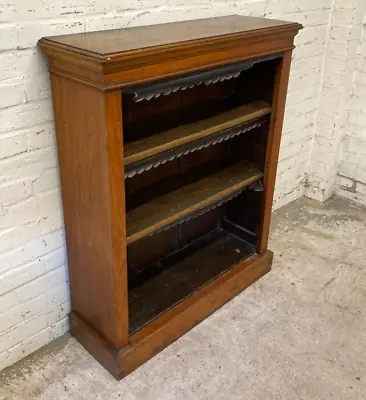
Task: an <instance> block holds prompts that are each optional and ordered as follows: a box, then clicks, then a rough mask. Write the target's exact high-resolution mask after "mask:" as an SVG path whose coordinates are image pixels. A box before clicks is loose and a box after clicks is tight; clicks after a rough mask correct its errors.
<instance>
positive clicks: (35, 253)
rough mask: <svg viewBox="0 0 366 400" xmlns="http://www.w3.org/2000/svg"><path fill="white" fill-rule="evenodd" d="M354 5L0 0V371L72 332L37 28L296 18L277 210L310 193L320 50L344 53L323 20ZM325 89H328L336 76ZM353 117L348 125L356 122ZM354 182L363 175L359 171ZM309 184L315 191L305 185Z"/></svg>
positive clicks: (46, 31)
mask: <svg viewBox="0 0 366 400" xmlns="http://www.w3.org/2000/svg"><path fill="white" fill-rule="evenodd" d="M352 2H353V1H351V2H349V0H236V1H235V0H232V1H218V0H184V1H183V0H169V1H168V0H132V1H127V0H123V1H120V0H103V1H102V0H83V1H81V0H75V1H72V2H70V1H66V0H48V1H44V0H27V1H25V0H12V1H7V0H0V370H1V369H2V368H4V367H6V366H8V365H10V364H12V363H14V362H15V361H17V360H19V359H20V358H22V357H24V356H26V355H27V354H29V353H31V352H33V351H34V350H36V349H38V348H39V347H41V346H43V345H45V344H46V343H48V342H49V341H51V340H52V339H54V338H56V337H57V336H59V335H61V334H63V333H64V332H66V331H67V330H68V329H69V326H68V322H67V313H68V312H69V309H70V304H69V292H68V277H67V267H66V251H65V245H64V233H63V219H62V207H61V200H60V188H59V177H58V163H57V153H56V149H55V133H54V125H53V113H52V103H51V99H50V87H49V81H48V79H49V78H48V73H47V66H46V62H45V58H44V57H43V55H42V54H41V53H40V51H39V50H38V49H37V48H36V44H37V40H38V39H39V38H40V37H42V36H45V35H56V34H67V33H74V32H83V31H90V30H102V29H110V28H119V27H126V26H135V25H142V24H151V23H162V22H169V21H177V20H185V19H196V18H204V17H211V16H219V15H229V14H234V13H239V14H243V15H255V16H267V17H269V18H282V19H286V20H293V21H298V22H301V23H303V24H304V25H305V29H304V30H303V31H301V32H300V34H299V36H298V37H297V40H296V44H297V49H296V51H295V52H294V60H293V69H292V73H291V80H290V87H289V96H288V103H287V110H286V118H285V124H284V135H283V140H282V145H281V155H280V164H279V170H278V180H277V186H276V200H275V207H279V206H281V205H284V204H286V203H288V202H290V201H292V200H295V199H296V198H298V197H300V196H302V195H303V194H304V193H305V190H307V191H308V193H309V194H310V195H312V196H314V197H317V193H318V190H317V188H318V186H319V184H318V183H317V181H316V180H315V178H314V181H309V180H308V179H307V178H308V171H309V168H310V167H311V168H312V166H311V165H310V160H311V151H312V148H313V147H314V149H315V148H316V147H315V143H317V141H318V140H320V139H319V138H320V137H321V135H320V131H319V130H316V133H317V138H316V141H315V139H314V132H315V123H316V122H318V123H319V126H321V124H322V123H323V122H322V121H323V120H322V114H319V115H318V113H317V110H318V109H319V106H320V100H323V99H325V98H329V96H330V98H331V100H334V97H333V95H334V94H333V93H332V94H328V92H327V90H328V81H327V79H328V78H326V77H325V75H324V71H325V70H326V68H325V67H327V66H328V64H327V63H326V55H327V54H332V51H333V50H332V48H333V47H334V51H341V48H342V46H343V45H342V43H343V37H342V32H341V31H339V30H337V29H335V30H333V28H332V29H330V28H331V25H330V23H333V22H336V21H338V22H339V23H340V24H341V25H343V24H345V25H347V26H351V27H352V26H353V20H352V21H351V20H348V19H347V16H345V17H344V18H346V20H343V17H342V12H341V11H342V7H343V6H342V7H340V5H341V4H344V3H352ZM336 3H337V4H338V6H337V7H338V8H337V9H335V4H336ZM338 11H339V12H338ZM346 14H347V15H348V12H347V13H346ZM350 18H351V17H350ZM353 34H354V33H353V32H352V35H353ZM330 36H331V38H332V39H331V41H332V42H331V43H330V39H329V37H330ZM333 36H334V38H333ZM333 40H334V46H333ZM342 54H343V53H342ZM336 65H338V60H337V61H336V62H335V64H334V68H335V69H337V68H342V65H340V66H339V67H338V66H336ZM332 66H333V61H332ZM332 68H333V67H332ZM358 71H359V73H358V74H357V77H358V78H357V79H360V80H362V79H363V80H364V75H365V71H366V66H365V64H363V66H362V65H361V62H360V63H359V69H358ZM329 79H333V75H332V76H330V77H329ZM334 79H337V78H336V77H334ZM329 84H330V85H334V86H337V85H336V82H330V83H329ZM364 92H365V93H366V91H364ZM365 93H364V94H363V95H365V97H366V94H365ZM363 95H362V96H363ZM360 96H361V94H360ZM360 101H362V98H360ZM352 104H353V105H352V106H351V107H354V108H356V110H353V111H355V113H356V114H357V110H358V108H357V107H359V106H360V104H361V103H359V104H358V105H357V104H356V99H355V101H354V102H353V103H352ZM321 109H322V110H323V108H321ZM351 111H352V110H351V109H350V112H351ZM332 112H333V111H332ZM356 114H355V115H356ZM352 115H353V114H352ZM357 115H358V114H357ZM355 118H356V117H355ZM364 118H365V117H364ZM356 120H357V118H356V119H355V120H354V121H353V123H352V126H354V125H355V126H358V125H357V123H356V122H355V121H356ZM351 122H352V121H351ZM350 126H351V125H350ZM352 129H353V128H352ZM352 129H351V128H350V129H349V131H348V136H347V137H346V138H345V140H344V145H345V147H347V143H349V142H350V140H349V138H351V137H353V136H352V135H354V132H356V131H357V140H361V138H362V134H363V138H364V139H365V135H364V133H361V134H360V132H361V131H362V130H361V129H356V130H354V131H353V130H352ZM362 132H363V131H362ZM360 135H361V136H360ZM347 140H348V142H347ZM328 141H329V138H328ZM340 143H341V141H339V144H337V146H338V145H339V146H340ZM355 143H356V142H354V144H352V146H353V147H352V146H351V145H350V146H349V147H347V149H348V150H347V152H346V151H345V154H346V155H347V154H348V153H350V152H352V148H354V146H355V145H356V146H357V144H355ZM363 143H364V142H363ZM363 146H364V147H363V149H365V148H366V146H365V144H363ZM361 148H362V147H361ZM360 151H361V150H360ZM318 152H319V153H324V151H323V150H321V151H320V150H319V151H318ZM318 152H316V153H315V154H318ZM359 154H361V153H359ZM346 160H347V156H346V157H345V158H344V159H343V163H342V171H343V172H342V174H344V175H345V176H347V177H348V176H351V175H347V174H348V172H347V174H346V172H345V171H346V165H347V162H346ZM315 161H316V160H315ZM315 161H314V162H315ZM315 165H316V163H315ZM321 168H323V166H319V169H318V167H317V166H316V167H315V168H312V169H311V176H314V177H318V176H319V177H321V173H322V171H320V169H321ZM365 169H366V167H365ZM347 171H348V168H347ZM333 172H334V171H333ZM335 175H336V172H334V176H335ZM352 179H358V182H361V178H360V177H359V176H357V177H353V178H352ZM362 179H363V178H362ZM342 184H343V183H342ZM311 187H314V188H315V189H314V190H313V191H311V190H310V188H311ZM359 188H361V186H359Z"/></svg>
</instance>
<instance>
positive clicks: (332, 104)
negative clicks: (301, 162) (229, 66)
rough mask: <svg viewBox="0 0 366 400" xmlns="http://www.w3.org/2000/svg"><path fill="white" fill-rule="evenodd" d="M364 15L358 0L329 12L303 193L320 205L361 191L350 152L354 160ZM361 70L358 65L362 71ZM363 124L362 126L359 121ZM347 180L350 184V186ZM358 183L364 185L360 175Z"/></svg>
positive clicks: (341, 1) (336, 1)
mask: <svg viewBox="0 0 366 400" xmlns="http://www.w3.org/2000/svg"><path fill="white" fill-rule="evenodd" d="M365 12H366V2H365V1H364V0H333V2H332V6H331V10H330V23H329V26H328V35H327V41H326V50H325V61H324V68H323V75H322V81H321V89H320V90H321V91H320V96H319V104H318V107H317V116H316V126H315V131H314V137H313V148H312V153H311V158H310V163H309V174H308V178H307V182H306V190H305V194H306V195H307V196H309V197H312V198H315V199H317V200H320V201H325V200H327V199H328V198H330V197H331V196H332V195H333V194H334V193H335V192H338V193H339V194H341V195H344V196H347V197H349V198H353V199H356V197H357V196H356V195H355V193H354V194H353V195H351V194H350V193H352V192H356V191H357V190H360V191H361V192H362V180H361V181H360V185H359V186H358V187H357V185H358V183H357V182H356V181H357V179H358V178H360V170H359V169H360V168H361V166H362V161H361V158H362V149H361V148H359V151H357V152H356V153H357V157H354V151H355V148H357V147H358V146H359V143H357V140H358V141H359V142H360V141H362V121H361V120H362V108H363V107H362V104H361V103H362V100H366V95H364V98H363V99H362V94H361V92H360V90H359V83H360V82H359V81H360V80H362V63H363V60H364V58H363V57H362V55H361V47H360V40H361V35H362V32H363V22H362V19H363V16H364V14H365ZM365 49H366V47H364V50H365ZM365 66H366V64H365V63H364V64H363V68H365ZM363 123H364V124H365V126H366V121H365V120H364V121H363ZM356 128H358V130H357V129H356ZM356 131H357V132H356ZM364 143H365V142H364ZM364 146H365V144H364ZM364 165H365V166H366V164H364ZM355 172H357V173H358V175H355V174H354V173H355ZM338 173H340V174H341V175H338ZM349 178H352V179H355V180H352V181H351V180H349ZM363 180H364V182H365V180H366V173H365V172H364V177H363ZM364 193H365V190H364Z"/></svg>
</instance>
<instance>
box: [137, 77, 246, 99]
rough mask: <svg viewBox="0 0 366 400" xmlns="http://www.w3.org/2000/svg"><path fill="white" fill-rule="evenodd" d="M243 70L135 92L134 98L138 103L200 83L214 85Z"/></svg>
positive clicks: (190, 87)
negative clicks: (190, 82) (143, 91)
mask: <svg viewBox="0 0 366 400" xmlns="http://www.w3.org/2000/svg"><path fill="white" fill-rule="evenodd" d="M242 71H243V70H241V71H238V72H234V73H231V74H225V75H220V76H217V77H215V78H210V79H205V80H202V81H197V82H195V83H192V84H190V85H187V84H182V85H178V86H171V87H167V88H162V89H156V90H154V91H153V92H147V93H142V94H138V93H134V97H133V100H134V101H135V102H136V103H139V102H140V101H143V100H147V101H149V100H151V99H156V98H158V97H160V96H169V95H170V94H171V93H175V92H177V91H178V90H187V89H192V88H194V87H195V86H199V85H203V84H205V85H206V86H208V85H213V84H215V83H218V82H223V81H228V80H230V79H235V78H237V77H238V76H239V75H240V74H241V72H242Z"/></svg>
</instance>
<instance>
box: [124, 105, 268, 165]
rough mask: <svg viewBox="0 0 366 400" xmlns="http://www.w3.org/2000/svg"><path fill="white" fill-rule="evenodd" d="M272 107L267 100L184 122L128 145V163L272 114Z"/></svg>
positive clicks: (126, 150)
mask: <svg viewBox="0 0 366 400" xmlns="http://www.w3.org/2000/svg"><path fill="white" fill-rule="evenodd" d="M270 112H271V108H270V106H269V105H268V104H267V103H266V102H263V101H258V102H254V103H251V104H247V105H244V106H241V107H238V108H235V109H233V110H230V111H226V112H223V113H221V114H218V115H215V116H214V117H212V118H208V119H204V120H202V121H199V122H195V123H192V124H188V125H182V126H179V127H177V128H174V129H170V130H168V131H164V132H161V133H158V134H155V135H152V136H149V137H147V138H144V139H141V140H136V141H134V142H130V143H126V144H125V152H124V156H125V159H124V163H125V166H128V165H130V164H132V163H136V162H138V161H141V160H144V159H147V158H149V157H152V156H155V155H157V154H160V153H163V152H166V151H169V150H172V149H175V148H177V147H180V146H183V145H186V144H187V143H191V142H194V141H196V140H199V139H202V138H205V137H208V136H210V135H213V134H216V133H218V132H221V131H225V130H227V129H230V128H232V127H235V126H239V125H242V124H245V123H248V122H250V121H254V120H256V119H258V118H260V117H264V116H266V115H268V114H270Z"/></svg>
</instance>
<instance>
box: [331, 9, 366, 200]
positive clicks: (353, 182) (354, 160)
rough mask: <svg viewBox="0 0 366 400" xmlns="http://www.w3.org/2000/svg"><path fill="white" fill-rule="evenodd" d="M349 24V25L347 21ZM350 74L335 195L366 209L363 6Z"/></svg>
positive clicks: (355, 25) (358, 12) (355, 29)
mask: <svg viewBox="0 0 366 400" xmlns="http://www.w3.org/2000/svg"><path fill="white" fill-rule="evenodd" d="M347 22H349V21H347ZM353 32H354V33H353V35H354V41H355V45H354V53H355V56H354V62H353V66H354V70H353V77H352V83H351V88H350V96H349V99H348V103H347V120H346V123H345V127H344V131H343V134H342V137H341V150H340V165H339V171H338V175H337V181H336V192H337V194H339V195H341V196H343V197H346V198H348V199H350V200H354V201H356V202H357V203H360V204H363V205H366V4H365V2H362V3H361V6H360V7H355V13H354V21H353Z"/></svg>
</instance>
